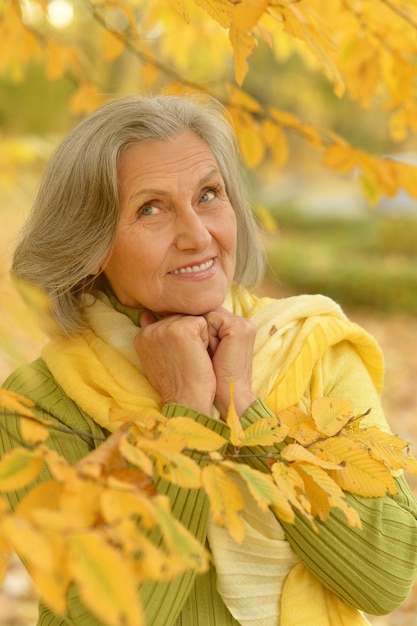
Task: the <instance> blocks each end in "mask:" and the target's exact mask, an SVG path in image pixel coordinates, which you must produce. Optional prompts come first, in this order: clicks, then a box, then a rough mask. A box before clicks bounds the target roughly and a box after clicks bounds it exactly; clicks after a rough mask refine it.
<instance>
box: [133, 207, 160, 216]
mask: <svg viewBox="0 0 417 626" xmlns="http://www.w3.org/2000/svg"><path fill="white" fill-rule="evenodd" d="M157 212H158V207H157V206H155V205H154V204H145V205H144V206H142V207H141V208H140V209H139V211H138V217H142V215H143V216H145V217H146V216H147V215H155V214H156V213H157Z"/></svg>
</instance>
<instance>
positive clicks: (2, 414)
mask: <svg viewBox="0 0 417 626" xmlns="http://www.w3.org/2000/svg"><path fill="white" fill-rule="evenodd" d="M4 388H5V389H9V390H11V391H14V392H16V393H19V394H21V395H23V396H25V397H27V398H29V399H31V400H33V401H34V402H35V407H34V408H33V410H34V412H35V414H36V415H38V416H40V417H42V418H44V419H48V420H49V421H52V422H54V423H55V425H56V426H57V427H59V428H62V429H65V430H68V431H76V433H77V435H74V433H73V432H72V433H69V432H63V431H62V430H52V431H51V435H50V437H49V439H48V445H49V446H51V447H52V448H53V449H55V450H56V451H57V452H58V453H59V454H61V455H62V456H64V457H65V458H66V459H68V460H69V461H70V462H71V463H76V462H77V461H78V460H79V459H81V458H83V457H84V456H86V455H87V454H88V453H89V452H90V451H91V450H93V449H94V448H95V447H97V446H98V445H100V443H101V442H102V441H104V439H105V438H106V437H107V436H108V434H109V433H107V432H106V431H104V430H103V429H102V428H101V427H100V426H98V425H97V424H96V423H95V422H94V421H93V420H92V419H91V418H90V417H89V416H88V415H86V414H85V413H84V412H83V411H81V409H80V408H79V407H78V406H77V405H76V404H74V403H73V402H72V401H71V400H70V399H69V398H68V397H67V396H66V395H65V393H64V392H63V390H62V389H61V388H60V387H59V386H58V385H57V383H56V382H55V380H54V379H53V377H52V375H51V373H50V372H49V370H48V369H47V367H46V365H45V363H44V362H43V361H42V360H41V359H38V360H37V361H35V362H34V363H33V364H31V365H27V366H24V367H22V368H19V370H17V371H16V372H15V373H13V374H12V375H11V376H10V377H9V378H8V380H7V381H6V382H5V384H4ZM187 411H189V412H190V413H187ZM163 412H164V413H165V414H166V416H167V417H172V416H175V415H186V414H190V416H192V417H193V418H194V419H196V420H197V421H199V422H200V423H201V424H203V425H207V426H209V427H210V428H212V429H213V430H215V431H216V432H218V433H219V434H221V435H223V436H226V437H227V434H228V427H227V426H226V424H224V423H223V422H219V421H217V420H214V419H212V418H210V417H207V416H205V415H200V414H197V413H196V412H194V411H191V410H189V409H186V407H182V406H177V405H169V406H167V407H164V411H163ZM0 419H1V420H2V424H3V425H4V426H5V427H4V428H0V451H1V453H5V452H7V451H8V450H10V449H12V448H13V447H16V446H19V445H22V440H21V437H20V432H19V420H18V418H17V416H16V415H9V414H8V412H6V410H5V409H4V408H0ZM199 458H200V455H198V456H196V460H198V459H199ZM49 478H51V476H50V474H49V472H48V470H47V469H46V468H44V470H43V471H42V473H41V475H40V476H39V478H38V480H37V481H36V482H40V481H42V480H47V479H49ZM34 484H36V483H34ZM34 484H33V485H31V488H33V486H34ZM155 486H156V489H157V491H158V492H159V493H162V494H166V495H167V496H168V497H169V500H170V503H171V510H172V512H173V514H174V515H175V516H176V517H177V519H179V520H180V521H181V522H182V523H183V524H184V526H186V527H187V528H188V530H189V531H190V532H191V533H193V534H194V535H195V536H196V538H197V539H198V540H199V541H200V542H201V543H202V544H204V543H205V540H206V534H207V523H208V502H207V498H206V496H205V493H204V491H203V490H201V489H199V490H197V489H190V490H188V489H182V488H179V487H176V486H175V485H172V484H171V483H168V482H166V481H164V480H162V479H158V478H156V479H155ZM27 491H29V489H24V490H20V491H19V492H17V493H12V494H9V500H10V503H11V506H12V508H14V507H15V506H16V505H17V504H18V502H19V501H20V500H21V499H22V498H23V497H24V495H25V494H26V492H27ZM149 538H150V539H151V540H154V541H155V542H156V543H159V542H160V537H159V535H158V532H156V531H155V530H153V531H150V533H149ZM195 576H196V574H195V573H194V572H193V571H187V572H186V573H185V574H183V575H181V576H177V577H176V578H174V579H173V580H172V581H170V582H168V583H145V584H143V585H141V586H140V589H139V593H140V595H141V600H142V603H143V606H144V610H145V615H146V623H147V625H148V626H152V625H159V624H164V625H166V626H169V625H171V624H175V622H176V619H177V617H178V615H179V613H180V612H181V609H182V607H183V605H184V604H185V602H186V600H187V597H188V595H189V593H190V590H191V588H192V587H193V584H194V581H195ZM210 623H211V622H210ZM64 625H66V626H74V625H76V626H101V622H99V621H98V620H97V619H96V618H95V617H94V616H93V615H92V614H91V613H90V612H89V611H88V610H87V609H86V607H85V606H84V605H83V604H82V602H81V601H80V599H79V597H78V594H77V590H76V588H75V586H74V585H72V586H71V588H70V590H69V610H68V615H66V616H65V619H63V618H62V617H58V616H56V615H54V614H53V613H52V612H51V611H50V610H49V609H48V608H47V607H46V606H44V605H41V607H40V614H39V621H38V626H64Z"/></svg>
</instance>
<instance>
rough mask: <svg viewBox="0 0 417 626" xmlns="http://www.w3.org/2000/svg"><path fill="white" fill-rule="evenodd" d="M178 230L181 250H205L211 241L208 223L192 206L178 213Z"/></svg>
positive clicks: (177, 241) (178, 244)
mask: <svg viewBox="0 0 417 626" xmlns="http://www.w3.org/2000/svg"><path fill="white" fill-rule="evenodd" d="M176 230H177V232H176V242H175V243H176V246H177V248H178V249H179V250H204V249H205V248H206V247H207V245H208V244H209V243H210V241H211V234H210V231H209V230H208V227H207V224H206V223H205V221H204V220H203V219H202V217H201V215H198V213H196V211H195V210H194V209H192V208H190V209H189V210H187V211H185V212H182V213H181V215H177V218H176Z"/></svg>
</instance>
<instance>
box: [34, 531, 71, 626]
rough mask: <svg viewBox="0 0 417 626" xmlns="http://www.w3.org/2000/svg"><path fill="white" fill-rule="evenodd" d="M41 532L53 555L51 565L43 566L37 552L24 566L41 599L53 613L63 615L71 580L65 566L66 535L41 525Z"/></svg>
mask: <svg viewBox="0 0 417 626" xmlns="http://www.w3.org/2000/svg"><path fill="white" fill-rule="evenodd" d="M42 532H43V533H44V534H45V536H46V537H47V538H48V543H49V546H50V549H51V551H52V552H53V555H54V561H53V563H52V566H51V567H50V568H48V569H46V568H44V566H43V563H41V561H42V557H41V556H40V555H39V554H38V553H33V554H32V557H31V559H30V560H29V561H28V562H26V566H27V569H28V571H29V574H30V576H31V577H32V578H33V581H34V583H35V586H36V588H37V589H38V592H39V594H40V595H41V597H42V600H43V601H44V602H45V603H46V604H47V605H48V606H49V607H50V608H51V609H52V611H54V613H57V614H58V615H62V616H63V615H65V613H66V609H67V592H68V586H69V584H70V582H71V581H70V575H69V572H68V568H67V544H66V537H65V535H63V534H62V533H50V532H48V531H47V530H45V529H44V528H43V527H42Z"/></svg>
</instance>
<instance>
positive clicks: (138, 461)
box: [119, 437, 154, 476]
mask: <svg viewBox="0 0 417 626" xmlns="http://www.w3.org/2000/svg"><path fill="white" fill-rule="evenodd" d="M119 450H120V453H121V454H122V455H123V457H124V458H125V459H126V461H129V463H132V465H135V466H136V467H139V468H140V469H141V470H142V471H143V472H144V473H145V474H146V475H147V476H153V473H154V466H153V462H152V460H151V458H150V457H149V456H148V455H147V454H146V453H145V452H144V451H143V450H141V449H140V448H139V447H138V446H136V445H134V444H133V443H130V441H129V440H128V438H127V437H123V438H122V440H121V442H120V446H119Z"/></svg>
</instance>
